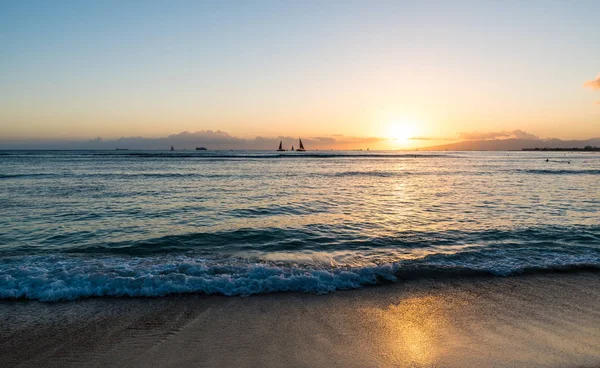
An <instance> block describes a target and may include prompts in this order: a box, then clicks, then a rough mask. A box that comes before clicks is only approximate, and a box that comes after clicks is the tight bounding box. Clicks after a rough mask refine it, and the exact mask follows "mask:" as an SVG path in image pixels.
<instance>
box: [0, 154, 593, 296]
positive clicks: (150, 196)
mask: <svg viewBox="0 0 600 368" xmlns="http://www.w3.org/2000/svg"><path fill="white" fill-rule="evenodd" d="M546 158H550V160H553V161H558V162H545V160H546ZM568 162H570V163H568ZM0 211H1V212H0V215H1V216H0V298H3V299H13V298H25V299H38V300H44V301H52V300H63V299H76V298H80V297H88V296H162V295H168V294H172V293H209V294H213V293H216V294H224V295H250V294H255V293H269V292H281V291H304V292H314V293H323V292H330V291H334V290H338V289H349V288H357V287H361V286H364V285H370V284H377V283H382V282H390V281H394V282H402V280H405V279H408V278H418V277H430V276H436V277H456V276H470V275H500V276H507V275H514V274H519V273H523V272H546V271H556V270H563V271H568V270H578V269H582V268H585V269H600V155H598V154H590V153H569V154H567V155H565V154H564V153H535V152H499V153H498V152H496V153H464V152H444V153H433V152H432V153H426V152H414V153H402V152H366V151H362V152H331V151H327V152H306V153H292V152H286V153H283V154H278V153H275V152H241V151H238V152H225V151H222V152H213V151H207V152H174V153H171V152H132V151H111V152H97V151H81V152H19V151H4V152H1V151H0Z"/></svg>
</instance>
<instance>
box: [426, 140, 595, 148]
mask: <svg viewBox="0 0 600 368" xmlns="http://www.w3.org/2000/svg"><path fill="white" fill-rule="evenodd" d="M585 146H596V147H597V146H600V138H592V139H586V140H569V141H563V140H561V139H556V138H553V139H519V138H509V139H486V140H473V141H462V142H457V143H450V144H442V145H438V146H430V147H422V148H419V150H429V151H446V150H448V151H520V150H522V149H524V148H544V147H547V148H584V147H585Z"/></svg>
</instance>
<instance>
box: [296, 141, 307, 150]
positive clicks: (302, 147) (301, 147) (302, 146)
mask: <svg viewBox="0 0 600 368" xmlns="http://www.w3.org/2000/svg"><path fill="white" fill-rule="evenodd" d="M298 140H299V141H300V147H298V149H297V150H296V151H297V152H305V151H306V150H305V149H304V145H303V144H302V139H300V138H298Z"/></svg>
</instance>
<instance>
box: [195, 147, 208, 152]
mask: <svg viewBox="0 0 600 368" xmlns="http://www.w3.org/2000/svg"><path fill="white" fill-rule="evenodd" d="M196 151H206V147H196Z"/></svg>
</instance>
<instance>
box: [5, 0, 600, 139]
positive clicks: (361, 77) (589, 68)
mask: <svg viewBox="0 0 600 368" xmlns="http://www.w3.org/2000/svg"><path fill="white" fill-rule="evenodd" d="M598 14H600V3H599V2H592V1H590V2H584V1H577V2H552V1H528V2H525V1H514V2H460V3H455V4H450V2H400V1H397V2H366V1H362V2H345V1H344V2H334V1H330V2H315V1H303V2H283V1H278V2H267V1H258V2H248V1H246V2H231V1H223V2H198V1H189V2H186V1H173V2H168V1H101V2H100V1H98V2H84V1H3V2H1V3H0V45H1V46H2V57H1V58H0V135H2V136H4V137H8V138H10V139H25V138H37V139H57V138H69V139H71V138H82V139H83V138H92V137H96V136H102V137H106V138H115V137H120V136H134V135H135V136H137V135H142V136H149V137H158V136H164V135H168V134H172V133H178V132H180V131H185V130H187V131H199V130H206V129H212V130H223V131H226V132H228V133H229V134H232V135H235V136H241V137H253V136H257V135H263V136H277V135H279V134H285V135H292V136H297V135H303V136H311V135H312V136H316V135H328V134H329V135H332V134H345V135H349V136H362V137H366V136H385V135H386V134H389V126H390V125H400V126H403V127H401V128H398V127H396V129H406V130H407V131H408V130H410V131H411V132H414V134H416V135H419V136H428V137H434V138H435V137H439V138H447V137H455V136H457V135H458V134H459V133H461V132H472V131H482V132H483V131H512V130H515V129H523V130H525V131H528V132H532V133H534V134H536V135H539V136H541V137H550V136H552V137H559V138H586V137H590V136H593V135H594V132H596V131H600V106H598V105H595V104H594V102H595V101H596V100H598V99H600V93H597V92H595V91H593V90H590V89H585V88H583V83H584V82H586V81H588V80H591V79H593V78H595V77H596V75H597V74H598V73H600V49H599V48H598V47H597V45H599V44H600V22H598ZM409 125H410V126H409ZM595 135H598V134H597V133H596V134H595Z"/></svg>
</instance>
